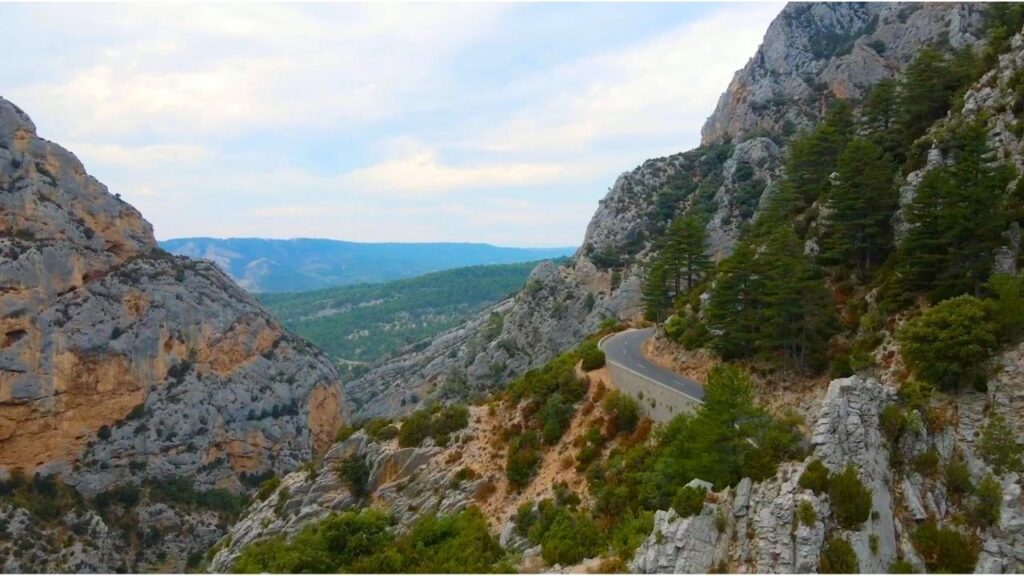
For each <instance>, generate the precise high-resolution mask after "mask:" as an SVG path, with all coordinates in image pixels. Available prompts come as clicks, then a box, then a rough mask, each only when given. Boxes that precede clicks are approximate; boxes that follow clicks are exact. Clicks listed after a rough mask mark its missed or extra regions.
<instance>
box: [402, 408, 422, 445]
mask: <svg viewBox="0 0 1024 576" xmlns="http://www.w3.org/2000/svg"><path fill="white" fill-rule="evenodd" d="M428 436H430V413H429V412H427V411H426V410H417V411H415V412H413V413H412V414H410V415H409V417H408V418H406V419H405V421H403V422H402V426H401V427H400V428H399V429H398V445H399V446H401V447H402V448H412V447H416V446H419V445H420V444H422V443H423V441H424V440H425V439H426V438H427V437H428Z"/></svg>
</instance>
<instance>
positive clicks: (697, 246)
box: [659, 215, 711, 297]
mask: <svg viewBox="0 0 1024 576" xmlns="http://www.w3.org/2000/svg"><path fill="white" fill-rule="evenodd" d="M667 236H668V240H667V242H666V245H665V248H664V249H663V250H662V253H661V254H660V255H659V256H661V257H662V258H663V261H664V262H665V266H666V268H667V271H668V275H669V277H670V278H671V282H672V285H673V292H672V296H673V297H674V296H678V295H679V294H681V293H682V292H683V291H684V290H689V289H691V288H693V287H694V286H695V285H696V284H697V283H698V282H699V281H700V280H701V278H703V276H704V274H705V272H706V271H707V270H708V268H710V267H711V260H710V259H709V258H708V255H707V253H708V242H707V234H706V232H705V230H704V224H703V223H702V222H701V221H700V219H698V218H697V217H696V216H692V215H691V216H685V217H682V218H677V219H675V220H674V221H673V222H672V224H671V225H670V226H669V228H668V235H667Z"/></svg>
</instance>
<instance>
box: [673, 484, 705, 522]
mask: <svg viewBox="0 0 1024 576" xmlns="http://www.w3.org/2000/svg"><path fill="white" fill-rule="evenodd" d="M705 494H706V491H704V490H702V489H700V488H694V487H692V486H683V487H682V488H680V489H679V491H678V492H676V495H675V497H674V498H672V508H673V509H674V510H675V511H676V514H679V515H680V516H682V517H683V518H686V517H688V516H695V515H697V514H700V512H701V510H703V509H704V497H705Z"/></svg>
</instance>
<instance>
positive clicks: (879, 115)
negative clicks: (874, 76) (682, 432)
mask: <svg viewBox="0 0 1024 576" xmlns="http://www.w3.org/2000/svg"><path fill="white" fill-rule="evenodd" d="M899 104H900V100H899V84H898V83H897V82H896V81H895V80H881V81H879V82H878V83H877V84H875V86H874V88H872V89H871V92H868V95H867V97H866V98H865V99H864V107H863V109H862V111H861V119H860V120H861V128H862V130H863V132H864V134H866V135H867V137H868V139H870V140H871V141H872V142H874V143H875V144H876V145H877V146H878V147H879V148H881V149H882V150H883V151H884V152H885V154H886V155H887V156H888V157H889V158H890V159H892V160H894V161H897V162H899V163H902V162H903V161H904V160H906V150H905V149H904V147H905V143H904V142H903V138H902V137H901V136H900V133H899V130H898V126H897V122H898V120H899V117H900V113H901V112H900V106H899Z"/></svg>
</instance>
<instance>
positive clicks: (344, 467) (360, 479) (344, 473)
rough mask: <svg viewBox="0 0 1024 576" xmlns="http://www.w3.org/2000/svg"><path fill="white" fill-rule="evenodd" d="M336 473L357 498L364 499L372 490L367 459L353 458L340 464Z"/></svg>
mask: <svg viewBox="0 0 1024 576" xmlns="http://www.w3.org/2000/svg"><path fill="white" fill-rule="evenodd" d="M335 472H336V473H337V474H338V477H339V478H341V480H342V481H344V482H345V483H346V484H348V487H349V490H351V491H352V495H353V496H355V497H356V498H364V497H366V495H367V494H368V493H369V490H370V466H369V465H367V464H366V459H365V458H360V457H358V456H353V457H351V458H348V459H346V460H343V461H341V462H340V463H339V464H338V467H337V469H336V470H335Z"/></svg>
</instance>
